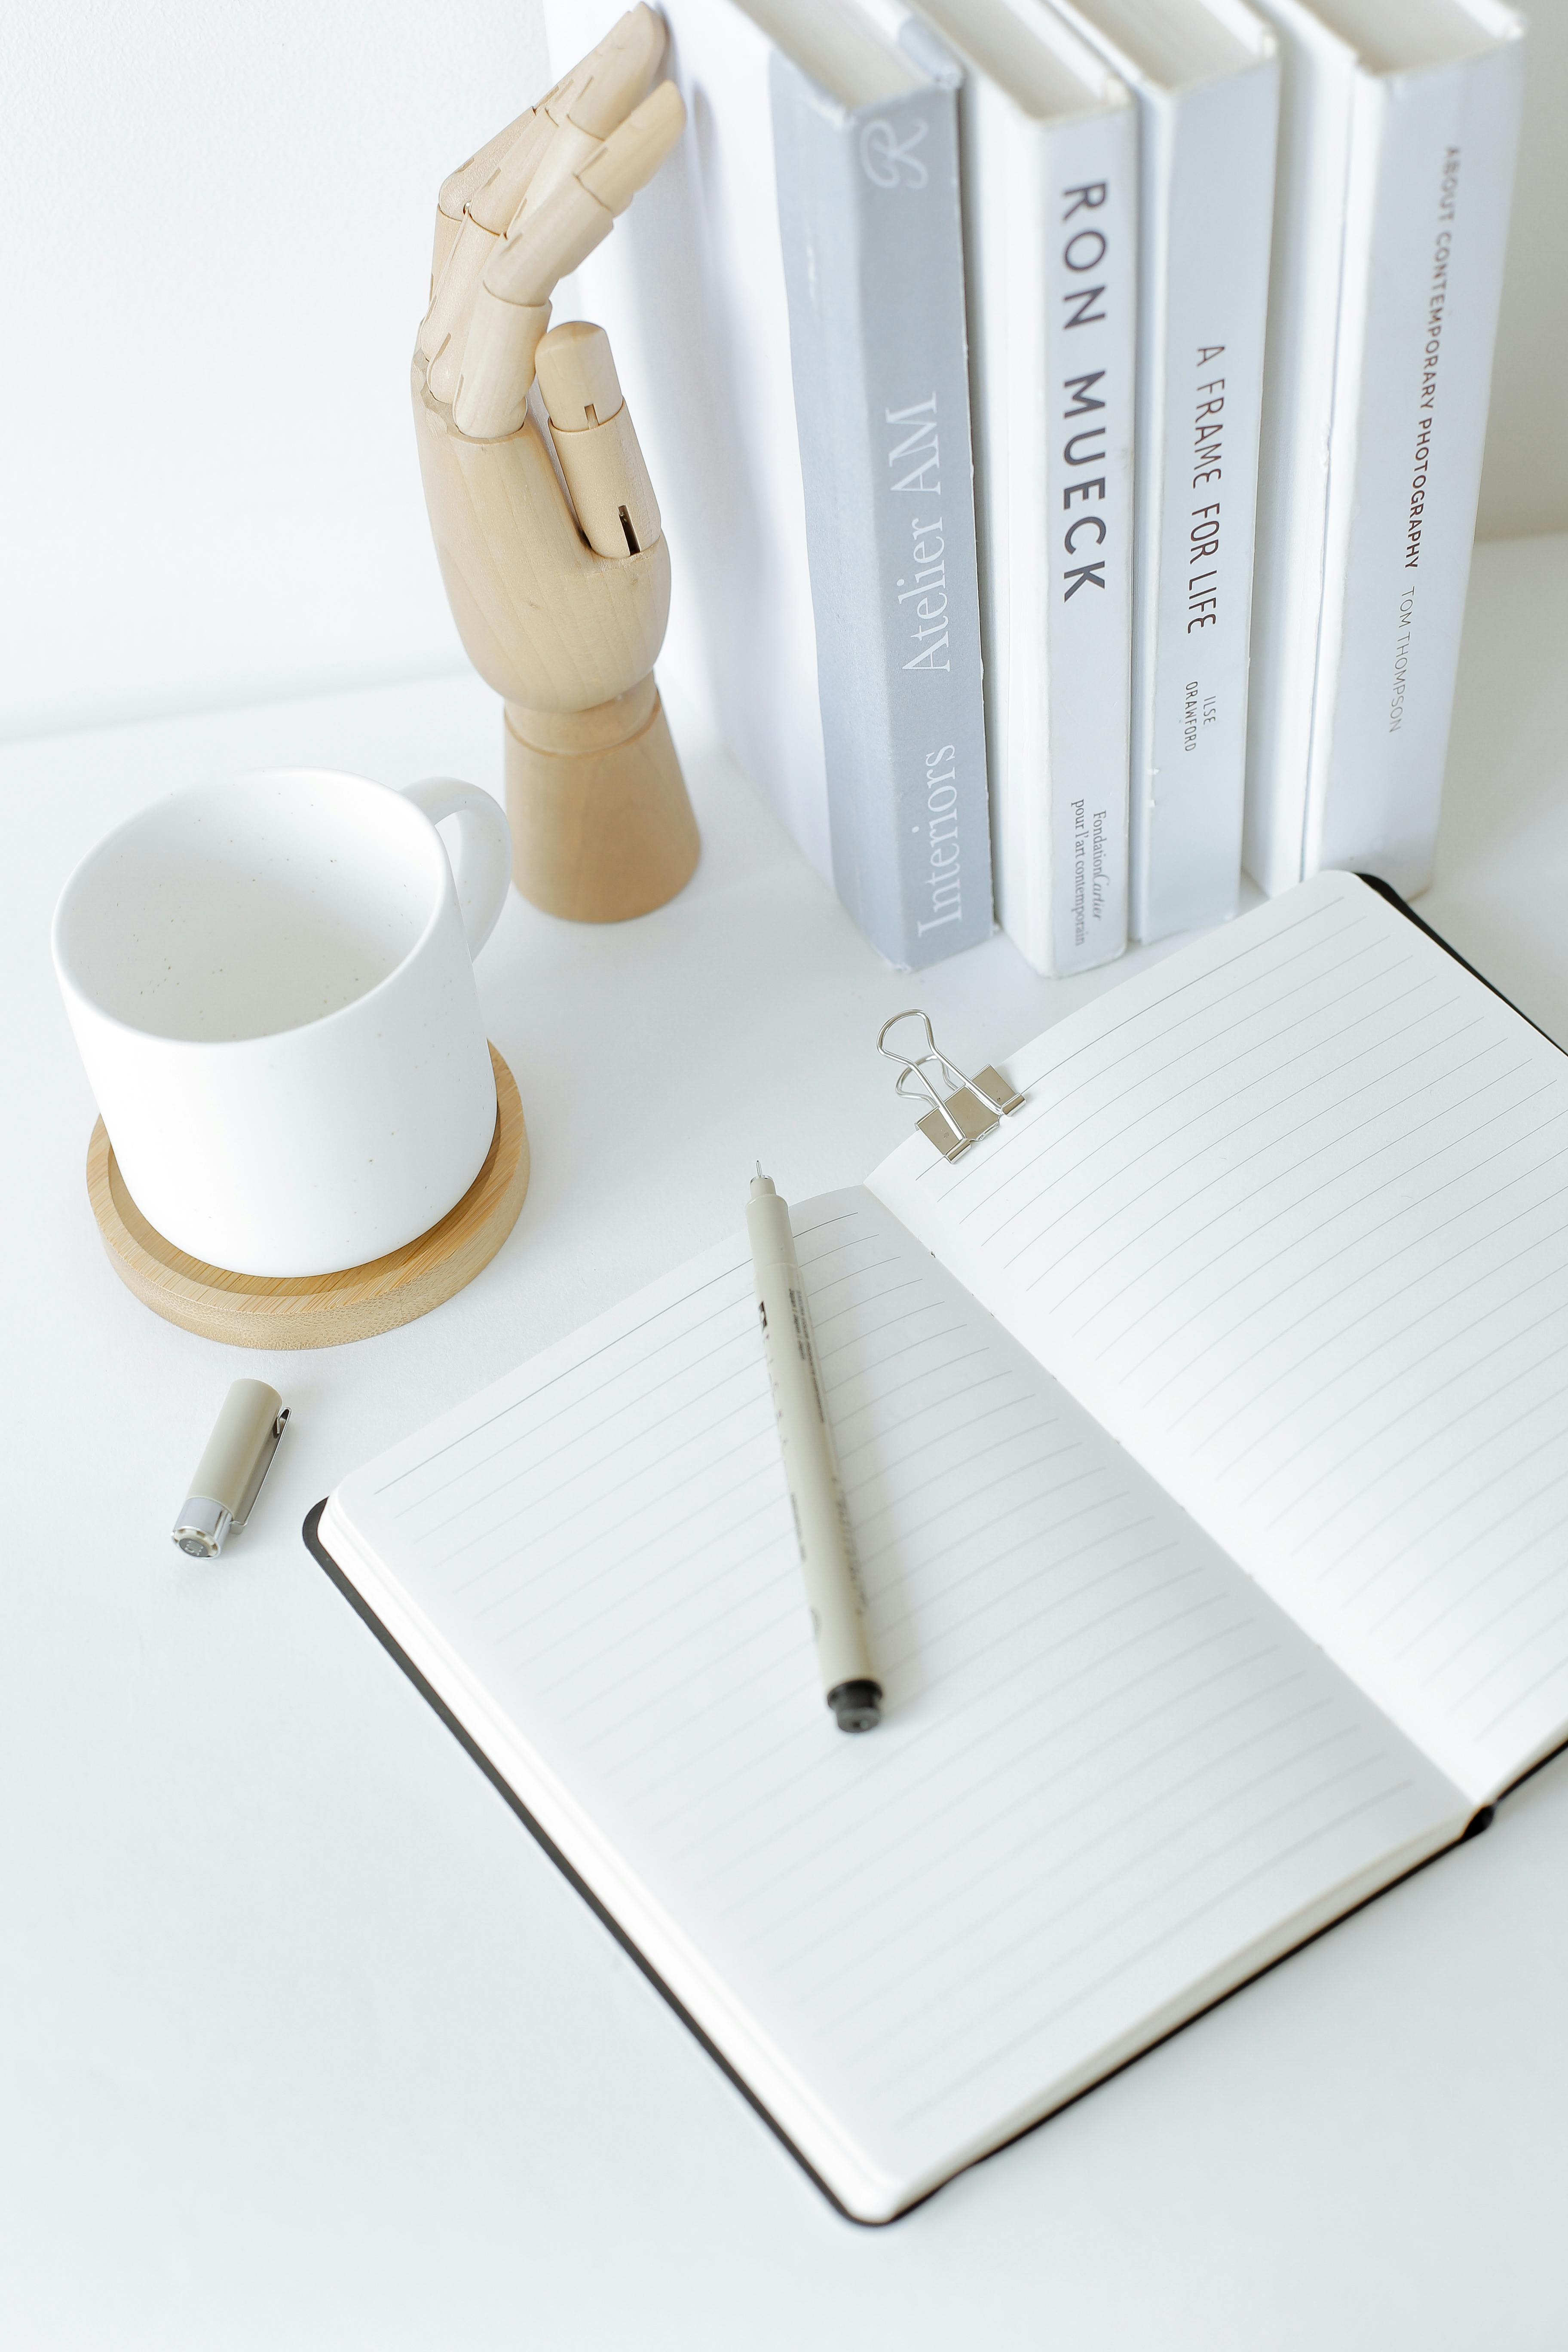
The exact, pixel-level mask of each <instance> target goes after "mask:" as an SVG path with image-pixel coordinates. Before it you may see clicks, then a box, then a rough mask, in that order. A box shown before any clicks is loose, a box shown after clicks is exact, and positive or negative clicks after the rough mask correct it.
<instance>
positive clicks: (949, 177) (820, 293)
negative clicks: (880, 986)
mask: <svg viewBox="0 0 1568 2352" xmlns="http://www.w3.org/2000/svg"><path fill="white" fill-rule="evenodd" d="M932 47H935V44H934V43H933V44H932ZM958 79H959V77H958V74H957V71H956V68H952V67H951V66H949V67H948V68H947V79H945V80H943V81H939V82H935V83H932V84H931V85H929V86H927V87H924V88H921V89H917V90H914V91H912V92H910V93H909V94H907V95H906V96H904V97H901V98H899V99H896V100H891V101H889V102H888V103H885V104H880V105H876V106H868V107H862V108H860V109H858V110H853V111H851V110H846V109H844V108H843V107H840V106H838V105H837V104H836V103H835V102H834V101H833V100H830V99H828V98H826V96H825V95H824V94H823V93H822V92H821V91H820V90H819V89H816V86H815V85H814V84H813V83H812V82H811V81H810V80H808V79H807V78H806V77H805V75H804V74H802V73H801V72H799V71H798V70H797V68H795V66H793V65H792V64H791V63H790V62H789V61H788V60H787V59H786V58H784V57H782V56H780V55H779V54H777V53H776V52H775V54H774V55H773V58H772V59H771V60H770V66H769V84H770V100H771V107H772V114H773V147H774V159H775V165H776V171H777V181H778V203H779V222H780V229H781V234H782V238H783V246H784V280H785V286H786V289H787V294H788V304H789V327H790V365H791V374H792V377H793V379H794V384H795V415H796V423H797V427H798V432H799V440H800V457H801V471H802V476H803V484H804V490H805V528H806V544H807V551H808V555H809V560H810V572H811V592H812V604H813V609H814V614H815V620H816V655H817V678H818V687H819V691H820V696H821V705H822V724H823V737H824V743H825V749H826V768H827V793H828V819H829V830H830V834H831V837H832V844H833V874H834V881H835V884H836V886H837V890H838V893H839V896H840V898H842V899H843V900H844V902H845V905H846V906H847V908H848V909H849V911H850V913H851V914H852V915H853V916H854V918H855V919H856V921H857V922H858V924H859V926H860V928H861V929H862V930H863V931H864V932H865V933H866V936H867V937H868V939H869V940H870V941H871V942H872V944H873V945H874V946H875V947H876V948H878V949H879V950H880V952H881V953H882V954H883V955H884V956H886V957H887V959H888V961H889V962H890V963H893V964H897V965H900V966H901V967H904V968H914V967H918V966H921V965H925V964H930V963H934V962H935V961H938V960H939V959H940V958H942V957H944V956H948V955H951V954H953V953H955V952H956V951H957V950H959V949H961V948H965V947H969V946H972V945H973V943H974V942H975V941H976V940H983V939H984V938H985V937H986V936H987V935H988V934H989V932H990V930H991V928H992V908H991V849H990V828H989V821H988V814H987V800H986V769H985V737H984V711H983V706H982V672H981V654H980V614H979V588H978V580H977V572H976V558H975V541H974V503H973V499H974V491H973V463H972V457H971V451H970V431H969V389H968V379H967V354H966V346H965V336H964V319H963V249H962V236H961V228H960V218H959V194H958V135H957V132H958V125H957V105H956V85H957V81H958Z"/></svg>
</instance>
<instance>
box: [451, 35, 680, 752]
mask: <svg viewBox="0 0 1568 2352" xmlns="http://www.w3.org/2000/svg"><path fill="white" fill-rule="evenodd" d="M664 42H665V31H664V24H663V21H662V19H661V18H660V17H658V16H656V15H655V13H654V11H653V10H652V9H651V8H648V7H646V6H638V7H635V8H633V9H632V10H631V11H630V12H629V13H628V14H627V15H626V16H623V17H622V18H621V20H620V22H619V23H618V24H617V25H616V26H615V27H614V29H613V30H612V31H611V32H610V33H609V34H608V35H607V36H606V37H605V39H604V40H603V41H602V42H601V43H600V44H599V46H598V47H597V48H596V49H595V50H593V51H592V52H591V53H590V55H589V56H587V57H586V58H584V59H583V60H582V62H581V63H580V64H579V65H577V66H576V67H574V69H573V71H572V72H571V73H570V74H568V75H567V76H566V79H564V80H563V81H562V82H560V83H559V84H558V85H557V86H556V88H555V89H552V91H551V92H550V93H549V95H548V96H547V97H545V98H544V99H542V100H541V101H540V103H539V105H538V106H537V107H535V108H533V109H531V110H530V111H529V112H528V113H527V114H525V115H522V116H521V117H520V118H519V120H518V121H516V122H513V123H511V124H510V125H509V126H508V128H507V129H506V130H505V131H501V132H500V135H499V136H498V137H497V138H495V139H492V140H491V141H490V142H489V145H488V146H487V147H484V148H481V149H480V151H479V153H478V154H477V155H475V156H474V157H473V158H472V159H471V160H470V161H469V162H468V163H465V164H464V165H463V166H462V168H461V170H460V171H458V172H455V173H453V174H452V176H451V178H450V179H449V180H447V183H446V184H445V185H444V186H443V188H442V190H441V195H440V203H439V208H438V211H437V225H436V248H435V258H434V264H433V268H432V273H431V300H430V308H429V310H428V311H427V313H426V318H425V320H424V323H423V325H422V327H421V329H420V331H419V341H418V345H417V348H416V352H415V355H414V384H413V389H414V410H415V421H416V427H417V431H418V440H419V463H420V470H421V473H422V475H423V478H424V484H425V500H426V507H427V509H428V510H429V516H430V526H431V530H432V531H433V532H434V535H435V541H436V551H437V557H438V558H439V561H440V565H441V575H442V578H443V580H444V581H445V583H446V588H447V597H448V599H449V600H450V603H451V606H452V613H453V616H454V618H455V619H456V621H457V624H458V632H459V634H460V635H461V637H462V640H463V643H464V646H466V647H467V649H468V657H469V659H470V660H471V661H472V662H473V665H474V667H475V668H476V669H477V670H478V671H479V675H480V676H481V677H483V678H484V679H486V681H487V682H488V683H489V685H490V686H492V687H494V688H495V689H496V691H497V692H498V693H500V694H501V695H503V696H504V697H505V698H506V699H507V701H508V703H509V704H512V705H516V706H519V707H521V709H524V710H528V711H536V712H551V711H563V712H564V711H584V710H588V709H594V708H595V707H596V706H598V705H601V704H605V703H608V702H613V701H615V700H616V698H618V697H620V696H623V695H625V694H626V693H627V692H628V690H629V689H630V688H633V687H635V686H637V684H638V683H639V682H640V681H641V680H643V679H645V678H647V677H648V674H649V672H650V671H651V670H652V668H653V665H654V661H655V658H656V657H657V656H658V649H659V646H661V645H662V643H663V641H664V630H665V623H666V621H667V619H668V612H669V557H668V551H667V549H666V546H665V543H664V539H663V536H662V532H661V530H660V525H659V520H658V507H657V505H656V504H655V502H654V499H653V493H652V489H651V488H650V487H649V485H648V482H647V473H646V470H644V468H643V465H642V457H641V453H640V451H639V450H638V448H637V441H636V436H634V435H633V433H632V431H631V425H630V421H629V419H628V418H627V416H626V409H625V406H624V404H622V403H621V402H620V394H619V386H618V384H617V383H616V376H615V368H614V362H612V361H611V359H610V355H609V346H608V344H607V342H606V341H605V337H604V336H603V334H602V333H601V331H599V330H598V329H597V328H594V327H585V326H569V327H563V328H558V329H557V330H556V331H555V333H554V334H553V335H551V336H549V337H548V338H546V335H545V330H546V328H547V327H548V325H549V321H550V296H551V294H552V290H553V289H554V286H555V283H556V280H557V279H558V278H561V277H563V276H564V275H565V274H566V273H567V272H568V271H569V270H572V269H574V268H576V267H577V266H578V264H579V263H580V262H581V261H582V260H584V257H586V256H587V255H588V254H589V253H591V252H592V251H593V249H594V247H595V246H596V245H598V244H599V243H600V242H601V240H602V239H603V238H604V237H605V236H607V235H608V234H609V231H610V228H611V226H612V224H613V222H614V219H615V217H616V215H617V214H618V213H621V212H624V211H625V209H626V205H628V204H629V203H630V202H631V199H632V197H633V195H634V194H636V193H637V189H638V188H640V187H642V186H643V185H644V184H645V183H646V182H647V181H648V180H649V179H651V178H652V176H653V174H654V173H655V172H656V171H657V170H658V166H659V165H660V163H662V162H663V161H664V159H665V157H666V155H668V152H669V151H670V149H671V148H672V147H673V146H674V145H675V143H676V142H677V140H678V139H679V136H680V132H681V128H682V126H683V123H684V121H685V109H684V107H683V106H682V104H681V100H680V93H679V90H678V89H676V88H675V86H674V84H673V83H672V82H664V83H661V84H660V85H659V86H658V88H657V89H655V88H653V87H652V84H653V79H654V76H655V74H656V73H657V72H658V68H659V63H660V60H661V58H662V57H663V53H664ZM541 346H542V348H541ZM536 360H537V366H538V374H539V381H540V389H541V391H542V393H543V394H545V396H546V400H547V402H548V406H549V414H550V416H551V419H552V425H553V427H554V437H555V441H556V446H557V448H558V450H559V451H560V454H561V460H562V465H563V468H564V470H565V472H566V474H567V477H568V478H569V479H570V480H571V481H572V483H573V487H574V492H575V497H576V504H575V505H574V503H573V500H572V499H569V498H568V496H567V494H566V492H565V491H564V490H563V488H562V483H561V479H560V477H559V476H558V475H557V472H556V467H555V464H554V463H553V462H552V455H551V451H550V449H549V448H548V447H547V446H545V439H544V436H543V434H542V431H541V428H540V425H538V423H537V422H536V421H535V418H534V417H533V416H532V415H530V414H529V411H528V401H529V394H530V390H531V386H532V384H533V383H534V376H535V366H536ZM650 692H651V688H650Z"/></svg>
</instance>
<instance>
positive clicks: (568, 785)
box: [506, 672, 701, 923]
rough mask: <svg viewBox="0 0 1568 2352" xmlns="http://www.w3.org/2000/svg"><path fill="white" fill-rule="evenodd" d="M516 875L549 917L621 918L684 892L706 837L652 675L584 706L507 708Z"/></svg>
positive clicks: (509, 804)
mask: <svg viewBox="0 0 1568 2352" xmlns="http://www.w3.org/2000/svg"><path fill="white" fill-rule="evenodd" d="M506 812H507V816H508V818H509V819H510V824H511V844H512V866H511V870H512V879H513V881H514V882H515V883H516V884H517V887H518V888H519V889H520V890H521V893H522V895H523V897H524V898H527V899H530V900H531V902H532V904H533V905H534V906H536V907H542V908H543V909H544V911H545V913H546V914H549V915H564V916H566V917H567V918H568V919H570V920H571V921H573V922H575V923H623V922H626V921H627V920H628V919H630V918H631V917H632V916H634V915H647V914H650V913H651V912H652V910H653V908H655V907H662V906H663V905H664V904H665V903H666V901H667V900H668V899H670V898H674V897H675V895H676V893H677V891H679V890H682V889H684V888H685V887H686V885H687V883H688V882H689V880H690V879H691V877H692V874H693V872H694V871H695V869H696V866H697V859H698V856H699V853H700V848H701V843H700V838H699V836H698V832H697V820H696V818H695V817H694V816H693V815H692V814H691V803H690V801H689V799H688V798H687V793H686V782H685V779H684V778H683V777H682V775H681V772H680V762H679V760H678V759H677V758H676V755H675V745H674V743H673V742H672V741H671V740H670V734H669V724H668V720H667V719H666V718H665V715H664V705H663V704H662V703H661V702H660V700H659V698H658V688H657V687H656V686H655V684H654V681H653V676H652V673H651V672H650V673H649V675H648V676H647V677H645V678H643V679H642V680H641V681H640V682H639V683H638V684H637V686H634V687H632V688H629V689H628V690H627V691H626V693H625V694H622V695H617V696H616V698H615V700H614V701H612V702H601V703H599V704H597V705H596V706H595V708H594V709H591V710H525V709H522V707H521V704H519V703H515V702H509V703H508V704H507V706H506Z"/></svg>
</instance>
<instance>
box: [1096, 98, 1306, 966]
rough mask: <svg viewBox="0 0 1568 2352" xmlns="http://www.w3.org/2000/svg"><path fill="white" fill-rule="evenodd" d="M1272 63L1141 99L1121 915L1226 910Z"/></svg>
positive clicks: (1238, 816)
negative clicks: (1126, 902)
mask: <svg viewBox="0 0 1568 2352" xmlns="http://www.w3.org/2000/svg"><path fill="white" fill-rule="evenodd" d="M1278 101H1279V75H1278V68H1277V65H1276V63H1275V60H1274V58H1272V57H1269V58H1264V59H1260V60H1259V62H1258V64H1256V65H1254V66H1251V67H1249V68H1246V69H1245V70H1244V71H1242V72H1239V73H1236V74H1232V75H1228V76H1226V77H1225V78H1223V79H1218V80H1215V81H1211V82H1204V83H1199V84H1196V85H1194V87H1192V88H1189V89H1184V90H1180V91H1177V92H1175V93H1173V94H1172V93H1166V92H1149V91H1145V92H1144V93H1143V94H1142V96H1141V98H1140V102H1139V115H1140V129H1141V155H1142V220H1141V236H1140V254H1139V263H1140V277H1141V294H1140V303H1139V368H1138V434H1137V475H1138V488H1137V509H1138V551H1137V556H1136V565H1137V572H1136V579H1135V583H1134V593H1133V634H1132V646H1133V654H1132V659H1133V689H1132V790H1131V866H1132V904H1131V929H1132V932H1133V934H1134V936H1135V937H1136V938H1138V939H1141V940H1154V939H1162V938H1163V937H1165V936H1166V935H1167V934H1168V933H1170V932H1173V931H1180V930H1188V929H1194V928H1195V927H1196V926H1198V925H1200V924H1206V923H1215V922H1222V921H1224V920H1226V919H1227V918H1228V917H1229V916H1231V915H1233V914H1234V913H1235V911H1236V906H1237V888H1238V884H1239V880H1240V868H1241V825H1242V805H1243V786H1244V778H1245V771H1246V751H1247V650H1248V640H1249V635H1250V628H1251V604H1252V553H1253V523H1254V512H1255V506H1256V499H1257V488H1258V424H1259V416H1260V411H1261V404H1262V389H1263V349H1264V326H1265V319H1266V313H1267V307H1268V253H1269V235H1270V223H1271V217H1272V200H1273V187H1274V152H1275V137H1276V130H1277V122H1278V110H1279V108H1278Z"/></svg>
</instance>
